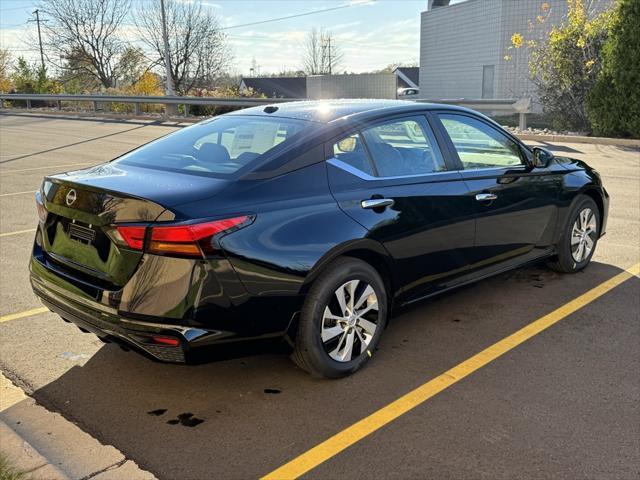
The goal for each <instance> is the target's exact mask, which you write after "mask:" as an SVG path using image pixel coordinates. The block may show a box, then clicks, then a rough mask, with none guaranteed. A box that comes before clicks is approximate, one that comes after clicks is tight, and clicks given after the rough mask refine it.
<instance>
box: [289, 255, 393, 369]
mask: <svg viewBox="0 0 640 480" xmlns="http://www.w3.org/2000/svg"><path fill="white" fill-rule="evenodd" d="M386 319H387V293H386V290H385V286H384V282H383V281H382V279H381V278H380V275H379V274H378V272H377V271H376V270H375V269H374V268H373V267H371V266H370V265H369V264H367V263H365V262H363V261H361V260H358V259H354V258H341V259H338V260H336V261H335V262H334V263H333V264H331V265H330V266H329V267H328V268H327V270H326V271H325V272H324V273H323V274H322V275H321V276H320V277H319V278H318V279H317V280H316V281H315V283H314V285H313V287H312V288H311V290H310V291H309V293H308V295H307V298H306V300H305V303H304V306H303V309H302V312H301V316H300V324H299V327H298V334H297V337H296V344H295V349H294V352H293V354H292V359H293V361H294V362H295V363H296V364H297V365H298V366H299V367H301V368H302V369H304V370H306V371H307V372H309V373H311V374H312V375H314V376H318V377H327V378H339V377H344V376H347V375H350V374H352V373H354V372H355V371H356V370H358V369H359V368H360V367H362V365H364V364H365V363H366V362H367V361H368V360H369V358H370V357H371V356H372V354H373V352H374V350H375V347H376V345H377V344H378V341H379V339H380V335H382V331H383V330H384V327H385V324H386Z"/></svg>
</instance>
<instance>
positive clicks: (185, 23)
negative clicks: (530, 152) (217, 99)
mask: <svg viewBox="0 0 640 480" xmlns="http://www.w3.org/2000/svg"><path fill="white" fill-rule="evenodd" d="M143 8H144V10H143V11H140V12H139V14H138V15H136V17H137V20H136V22H137V25H138V29H139V31H140V34H141V38H142V39H143V41H144V42H145V43H146V44H147V45H148V46H149V47H150V48H151V49H152V50H153V52H154V54H155V56H156V57H157V61H158V63H159V64H161V65H164V66H165V69H166V65H165V58H164V43H163V38H162V15H161V10H160V3H159V2H157V1H156V2H153V3H147V4H146V5H145V6H144V7H143ZM165 11H166V18H167V30H168V37H169V65H170V70H171V77H172V79H173V87H174V89H175V90H176V93H177V94H179V95H185V94H187V93H188V92H189V90H191V89H192V88H194V87H205V86H206V87H208V86H211V85H212V84H213V83H214V81H215V79H216V78H217V77H218V76H219V75H221V74H222V73H223V71H224V69H225V67H226V66H227V64H228V62H229V60H230V54H229V49H228V47H227V42H226V35H225V34H224V33H223V32H222V30H221V29H220V25H219V22H218V18H217V17H216V15H215V14H214V13H213V12H211V10H210V9H208V8H207V7H206V6H203V4H202V3H200V2H184V1H177V0H166V1H165Z"/></svg>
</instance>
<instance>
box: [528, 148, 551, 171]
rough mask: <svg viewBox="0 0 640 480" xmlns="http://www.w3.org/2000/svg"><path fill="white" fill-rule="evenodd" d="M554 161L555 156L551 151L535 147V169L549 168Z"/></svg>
mask: <svg viewBox="0 0 640 480" xmlns="http://www.w3.org/2000/svg"><path fill="white" fill-rule="evenodd" d="M553 159H554V155H553V153H552V152H551V151H549V150H547V149H546V148H542V147H533V167H534V168H547V167H548V166H549V163H551V160H553Z"/></svg>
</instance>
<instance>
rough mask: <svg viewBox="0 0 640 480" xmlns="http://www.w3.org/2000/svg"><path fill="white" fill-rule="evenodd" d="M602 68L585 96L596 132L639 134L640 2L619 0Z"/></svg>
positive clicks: (603, 54)
mask: <svg viewBox="0 0 640 480" xmlns="http://www.w3.org/2000/svg"><path fill="white" fill-rule="evenodd" d="M602 64H603V65H602V70H601V72H600V74H599V75H598V78H597V81H596V84H595V87H594V88H593V90H592V91H591V92H590V93H589V95H588V97H587V114H588V116H589V120H590V121H591V124H592V125H593V129H594V132H595V133H597V134H598V135H615V136H634V137H640V2H639V1H638V0H619V2H618V5H617V8H616V10H615V13H614V16H613V20H612V22H611V27H610V35H609V39H608V40H607V42H606V44H605V46H604V49H603V52H602Z"/></svg>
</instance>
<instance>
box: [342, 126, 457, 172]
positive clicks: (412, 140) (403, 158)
mask: <svg viewBox="0 0 640 480" xmlns="http://www.w3.org/2000/svg"><path fill="white" fill-rule="evenodd" d="M333 156H334V157H335V158H337V159H338V160H340V161H342V162H344V163H346V164H347V165H349V166H351V167H353V168H356V169H358V170H360V171H362V172H364V173H367V174H369V175H371V176H375V177H381V178H384V177H401V176H410V175H424V174H429V173H434V172H440V171H443V170H445V164H444V160H443V158H442V154H441V153H440V149H439V148H438V145H437V143H436V140H435V138H434V136H433V134H432V132H431V130H430V129H429V128H428V126H427V125H426V122H425V121H423V120H422V119H420V118H410V119H403V120H394V121H391V122H387V123H382V124H379V125H376V126H375V127H371V128H368V129H365V130H363V131H362V132H361V133H358V134H352V135H349V136H348V137H344V138H342V139H340V140H339V141H338V142H336V143H334V144H333Z"/></svg>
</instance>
